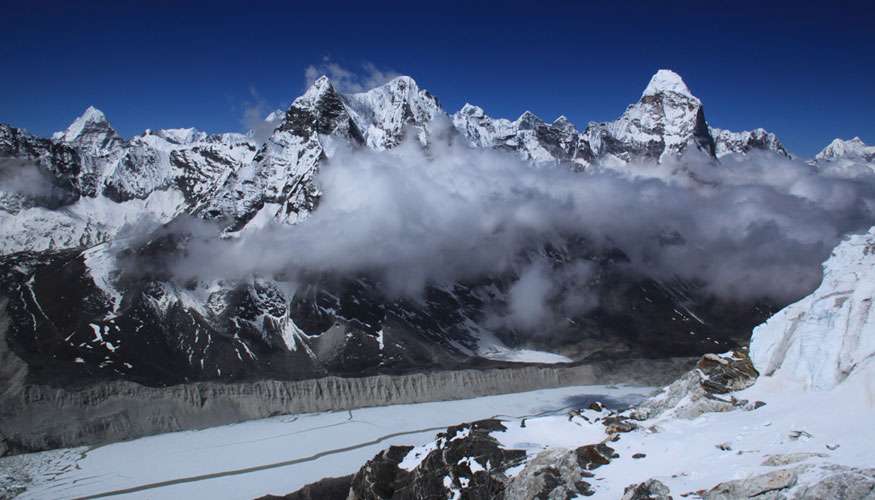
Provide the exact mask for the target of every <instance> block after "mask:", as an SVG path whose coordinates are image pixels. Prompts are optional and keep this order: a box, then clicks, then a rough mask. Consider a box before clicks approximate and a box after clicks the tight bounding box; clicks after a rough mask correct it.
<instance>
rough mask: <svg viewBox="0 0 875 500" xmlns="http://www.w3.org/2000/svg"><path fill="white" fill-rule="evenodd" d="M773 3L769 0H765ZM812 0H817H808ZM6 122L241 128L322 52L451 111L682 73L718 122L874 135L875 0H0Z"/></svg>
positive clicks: (598, 102) (806, 139)
mask: <svg viewBox="0 0 875 500" xmlns="http://www.w3.org/2000/svg"><path fill="white" fill-rule="evenodd" d="M765 3H769V4H770V6H763V5H760V4H765ZM812 3H813V2H812ZM0 8H2V19H0V61H2V63H0V68H2V70H0V72H2V76H0V122H7V123H11V124H13V125H16V126H20V127H24V128H27V129H28V130H30V131H31V132H33V133H36V134H39V135H48V134H50V133H51V132H52V131H54V130H58V129H62V128H64V127H66V125H67V124H68V123H69V121H71V120H72V119H73V118H75V117H76V116H77V115H78V114H80V113H81V111H82V110H83V109H84V108H85V107H86V106H88V105H91V104H93V105H95V106H97V107H98V108H100V109H102V110H103V111H104V112H106V114H107V116H108V117H109V119H110V121H111V122H112V123H113V125H114V126H115V127H116V128H117V129H118V130H119V131H120V132H121V133H122V134H123V135H126V136H129V135H133V134H135V133H139V132H141V131H142V130H143V129H146V128H162V127H186V126H195V127H198V128H201V129H203V130H207V131H211V132H216V131H233V130H241V129H242V128H243V118H242V117H243V114H244V110H245V109H246V108H247V106H248V105H251V104H252V103H255V102H256V101H257V100H256V99H255V98H254V97H253V91H254V92H256V93H257V95H258V96H259V97H258V99H260V100H261V101H263V102H264V104H265V107H264V109H265V111H267V110H269V109H271V108H274V107H278V106H286V105H288V103H289V102H291V100H292V99H293V98H294V97H296V96H297V95H299V94H300V93H301V92H302V91H303V90H304V71H305V69H306V67H307V66H309V65H311V64H319V63H320V61H322V60H323V58H325V57H329V58H331V60H332V61H334V62H336V63H339V64H341V65H343V66H344V67H347V68H350V69H354V70H360V69H361V67H362V64H363V63H365V62H370V63H373V64H374V65H376V66H377V67H378V68H380V69H383V70H391V71H394V72H398V73H403V74H409V75H411V76H413V77H414V78H415V79H416V80H417V82H419V84H420V85H421V86H422V87H424V88H427V89H429V90H430V91H432V93H433V94H435V95H436V96H437V97H438V98H439V99H440V100H441V102H442V104H443V106H444V108H445V109H447V110H448V111H450V112H452V111H455V110H456V109H458V108H459V107H460V106H461V105H462V104H463V103H464V102H465V101H469V102H472V103H474V104H478V105H480V106H482V107H484V108H485V109H486V111H487V112H488V113H490V114H491V115H493V116H504V117H509V118H514V117H516V116H518V115H519V114H520V113H521V112H522V111H524V110H526V109H529V110H531V111H533V112H535V113H536V114H538V115H540V116H541V117H542V118H544V119H553V118H555V117H556V116H557V115H559V114H565V115H566V116H568V117H569V118H570V119H571V120H572V121H574V122H575V123H576V124H577V125H578V126H579V127H580V128H582V127H583V126H584V125H585V124H586V122H587V121H590V120H597V121H603V120H610V119H613V118H615V117H616V116H618V115H619V114H620V113H622V111H623V110H624V109H625V106H626V105H627V104H629V103H631V102H633V101H635V100H637V99H638V97H639V95H640V93H641V91H642V90H643V89H644V86H645V85H646V84H647V81H648V79H649V78H650V76H651V75H652V74H653V72H655V71H656V69H658V68H660V67H667V68H671V69H674V70H675V71H677V72H679V73H680V74H681V75H682V76H683V77H684V79H685V80H686V82H687V84H688V85H689V86H690V88H691V89H692V91H693V93H695V94H696V95H697V96H698V97H699V98H701V99H702V100H703V102H704V103H705V110H706V115H707V117H708V120H709V121H710V122H711V124H712V125H714V126H718V127H722V128H730V129H736V130H738V129H749V128H753V127H758V126H761V127H764V128H767V129H769V130H771V131H774V132H776V133H777V134H778V135H779V136H780V137H781V139H782V140H783V141H784V142H785V143H786V144H787V146H788V147H789V148H790V149H791V150H793V151H795V152H796V153H798V154H802V155H812V154H813V153H815V152H816V151H817V150H819V149H820V148H821V147H823V146H824V145H826V143H828V142H829V141H830V140H831V139H832V138H834V137H844V138H848V137H851V136H854V135H859V136H860V137H862V138H863V140H864V141H866V142H867V143H870V144H872V143H875V28H873V26H875V14H873V11H875V7H873V2H871V1H869V2H858V3H844V2H826V1H824V2H822V3H820V5H813V6H801V5H793V4H792V3H787V4H778V3H770V2H745V1H735V2H718V1H711V2H701V1H700V2H690V3H683V2H662V1H660V2H656V1H648V2H622V1H614V2H597V3H590V2H579V1H543V2H537V1H533V0H530V1H526V2H511V3H499V2H486V1H483V2H478V1H468V2H452V1H441V2H416V1H410V0H408V1H406V2H388V3H386V2H376V1H362V2H349V4H348V5H347V4H342V3H335V2H332V1H328V0H320V1H315V2H312V1H310V2H272V1H250V2H223V1H211V2H204V3H202V4H200V3H195V2H182V1H159V0H152V1H149V2H129V1H112V2H85V1H82V2H78V1H76V2H71V1H64V2H45V1H39V0H31V1H27V2H21V1H20V0H19V1H15V2H8V1H6V0H2V1H0Z"/></svg>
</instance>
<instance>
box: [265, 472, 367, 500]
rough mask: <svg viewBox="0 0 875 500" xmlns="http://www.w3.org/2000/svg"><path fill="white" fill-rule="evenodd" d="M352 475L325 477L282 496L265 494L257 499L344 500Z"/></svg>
mask: <svg viewBox="0 0 875 500" xmlns="http://www.w3.org/2000/svg"><path fill="white" fill-rule="evenodd" d="M352 478H353V476H352V475H349V476H343V477H327V478H325V479H322V480H320V481H316V482H315V483H310V484H308V485H306V486H304V487H303V488H301V489H299V490H298V491H295V492H293V493H289V494H288V495H284V496H276V495H265V496H263V497H259V498H258V499H257V500H346V497H347V495H349V488H350V485H351V484H352Z"/></svg>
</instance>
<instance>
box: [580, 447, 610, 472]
mask: <svg viewBox="0 0 875 500" xmlns="http://www.w3.org/2000/svg"><path fill="white" fill-rule="evenodd" d="M574 452H575V454H576V455H577V463H578V465H580V466H581V467H582V468H584V469H586V470H593V469H597V468H599V467H601V466H602V465H607V464H609V463H611V459H613V458H617V457H619V455H617V454H616V453H615V452H614V449H613V448H611V447H610V446H608V445H606V444H604V443H599V444H588V445H585V446H581V447H580V448H577V449H576V450H574Z"/></svg>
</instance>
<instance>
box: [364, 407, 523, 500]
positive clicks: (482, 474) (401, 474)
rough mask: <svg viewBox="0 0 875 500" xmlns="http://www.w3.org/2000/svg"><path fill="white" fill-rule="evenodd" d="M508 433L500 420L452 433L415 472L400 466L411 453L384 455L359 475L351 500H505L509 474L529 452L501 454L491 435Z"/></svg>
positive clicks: (441, 437)
mask: <svg viewBox="0 0 875 500" xmlns="http://www.w3.org/2000/svg"><path fill="white" fill-rule="evenodd" d="M505 429H506V428H505V427H504V425H503V424H502V423H501V422H499V421H497V420H482V421H479V422H474V423H471V424H462V425H459V426H454V427H450V428H448V429H447V431H446V432H444V433H441V434H438V436H437V446H436V448H435V449H434V450H432V451H431V452H430V453H428V455H426V456H425V457H424V458H422V460H421V462H419V464H418V465H416V467H415V468H414V469H413V470H412V471H410V472H408V471H405V470H403V469H401V468H400V467H399V466H398V464H400V463H401V461H402V460H403V459H404V457H405V456H406V455H407V453H408V452H409V451H410V448H400V447H392V448H390V449H389V450H386V451H384V452H381V453H380V454H378V455H377V456H376V457H374V459H372V460H371V461H369V462H368V463H367V464H365V466H364V467H362V468H361V469H360V470H359V472H357V473H356V475H355V477H354V478H353V481H352V488H351V490H350V500H364V499H372V498H393V499H410V500H414V499H422V498H447V497H449V496H452V492H453V491H459V492H463V495H464V497H465V498H501V497H502V493H503V491H504V488H505V485H504V481H503V476H502V473H503V471H504V470H506V469H507V468H509V467H512V466H514V465H517V464H519V463H521V462H522V461H523V460H524V459H525V456H526V453H525V451H523V450H507V449H504V448H501V447H500V446H499V444H498V442H497V441H496V440H495V439H494V438H492V437H491V436H490V435H489V433H491V432H495V431H501V430H505ZM475 463H476V464H475ZM487 467H488V468H487Z"/></svg>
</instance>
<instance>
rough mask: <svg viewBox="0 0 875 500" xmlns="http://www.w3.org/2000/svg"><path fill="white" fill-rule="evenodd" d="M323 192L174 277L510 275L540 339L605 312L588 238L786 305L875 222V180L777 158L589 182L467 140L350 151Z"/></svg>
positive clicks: (650, 263)
mask: <svg viewBox="0 0 875 500" xmlns="http://www.w3.org/2000/svg"><path fill="white" fill-rule="evenodd" d="M450 135H451V134H450ZM318 183H319V187H320V189H321V191H322V193H323V194H322V198H321V200H320V203H319V206H318V208H317V209H316V210H315V211H314V212H313V214H312V215H311V216H310V217H309V218H308V219H307V220H305V221H304V222H301V223H299V224H297V225H293V226H292V225H287V224H278V223H277V224H268V225H266V226H263V227H261V228H258V229H255V228H247V229H245V230H243V231H242V232H241V233H240V234H239V235H237V237H234V238H227V239H224V240H221V241H218V242H217V239H216V238H215V236H216V232H215V231H212V232H211V231H206V232H204V228H202V227H201V228H199V229H198V231H197V232H196V234H197V236H196V237H194V238H192V239H191V241H190V242H189V244H188V248H187V252H186V254H185V256H184V257H181V258H180V259H179V260H176V261H174V262H173V263H172V264H171V266H170V268H171V269H172V270H173V272H174V273H175V274H176V275H177V276H179V277H182V278H184V279H189V278H203V277H210V278H217V277H221V278H242V277H245V276H248V275H251V274H253V273H255V274H259V275H268V276H272V275H277V274H282V275H283V276H286V277H288V279H292V280H294V279H297V277H299V276H301V275H303V274H305V273H321V272H324V273H332V274H341V275H354V274H362V273H364V274H368V275H371V276H376V277H377V278H378V279H379V280H380V281H382V282H383V283H384V285H385V286H386V289H387V291H388V293H390V294H395V295H407V296H417V295H418V294H420V293H421V292H422V290H423V288H424V287H425V286H426V285H429V284H444V283H451V282H455V281H458V280H471V279H477V278H480V277H484V276H488V275H496V274H498V273H510V274H511V275H512V276H516V277H517V282H516V284H515V285H512V286H511V288H510V293H509V304H508V306H509V308H510V310H509V311H508V313H507V314H508V316H509V317H510V318H511V319H512V320H513V321H514V322H515V323H516V324H518V325H522V326H523V327H532V326H534V325H535V324H537V322H538V321H541V320H543V319H544V318H545V317H547V316H549V315H550V314H551V313H550V310H551V307H553V308H554V309H555V307H556V306H557V305H558V307H560V308H563V307H564V308H567V309H569V310H572V311H573V310H577V311H580V310H585V309H586V308H588V307H592V306H593V305H595V304H597V303H598V298H597V297H590V296H587V295H586V294H585V293H581V289H582V288H583V289H585V284H586V282H587V281H588V280H589V279H591V278H592V276H593V274H594V265H593V263H592V262H591V261H589V260H587V258H586V257H585V256H583V255H582V254H581V252H580V251H579V244H580V242H581V241H584V242H585V247H586V248H587V252H584V253H588V254H589V255H594V254H597V253H598V252H606V251H609V250H615V249H619V250H621V251H622V252H623V253H624V254H625V255H626V256H627V257H628V259H629V260H628V263H626V264H625V265H626V266H627V267H628V268H629V270H630V271H634V272H638V273H643V274H645V275H648V276H651V277H655V278H658V279H672V278H674V277H680V278H683V279H687V280H695V281H697V282H700V283H703V284H704V285H705V286H706V287H707V289H708V290H709V291H710V292H713V293H714V294H717V295H719V296H722V297H728V298H737V299H757V298H763V297H769V298H774V299H776V300H780V301H786V300H790V299H793V298H796V297H799V296H801V295H803V294H805V293H807V292H808V291H809V290H810V289H811V288H813V287H814V286H815V285H816V284H817V283H818V282H819V280H820V264H821V262H822V261H823V260H825V258H826V257H827V256H828V255H829V253H830V251H831V249H832V248H833V247H834V246H835V245H836V244H837V243H838V242H839V240H840V239H841V238H842V236H843V235H844V234H845V233H847V232H849V231H855V230H861V229H865V228H868V227H869V226H871V225H872V224H873V223H875V216H873V214H875V189H873V185H875V184H873V179H872V177H871V176H869V177H862V178H858V179H855V180H849V179H840V178H833V177H829V176H827V175H824V174H823V173H820V172H818V170H817V169H815V168H814V167H811V166H809V165H807V164H805V163H803V162H800V161H795V160H786V159H779V158H776V157H774V156H771V155H756V154H754V155H749V156H747V157H743V158H724V159H723V160H721V162H720V163H716V162H714V161H710V160H706V159H702V160H696V161H688V162H685V163H674V164H664V165H635V166H629V167H625V168H623V169H620V170H608V169H605V170H598V169H595V170H592V171H589V172H583V173H575V172H572V171H570V170H568V169H566V168H564V167H559V166H557V167H550V168H546V167H542V168H536V167H533V166H531V165H529V164H527V163H525V162H522V161H520V160H519V159H517V158H516V157H515V156H514V155H512V154H509V153H501V152H495V151H487V150H479V149H472V148H469V147H467V146H466V145H465V144H463V141H462V140H461V138H459V137H455V138H454V139H452V140H441V141H435V142H434V143H433V144H431V145H430V146H429V147H428V148H425V149H424V148H422V147H421V146H420V145H419V143H418V142H417V141H415V140H411V141H407V142H405V143H404V144H402V145H401V146H400V147H398V148H395V149H393V150H390V151H385V152H375V151H370V150H367V149H343V148H341V149H338V150H337V151H336V152H335V154H334V155H333V156H332V157H331V158H330V159H329V160H327V161H326V162H325V163H324V164H323V165H322V167H321V172H320V174H319V176H318ZM267 209H269V208H266V210H267ZM189 226H191V224H189ZM189 230H191V228H190V227H189ZM546 248H551V249H554V250H555V251H558V252H559V254H561V255H562V258H560V259H552V260H551V259H549V258H547V254H546V252H545V249H546ZM575 248H577V249H576V250H575ZM581 257H583V258H581ZM563 259H566V260H567V261H564V262H563V261H562V260H563ZM568 259H570V260H568ZM548 303H549V304H551V307H548Z"/></svg>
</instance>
